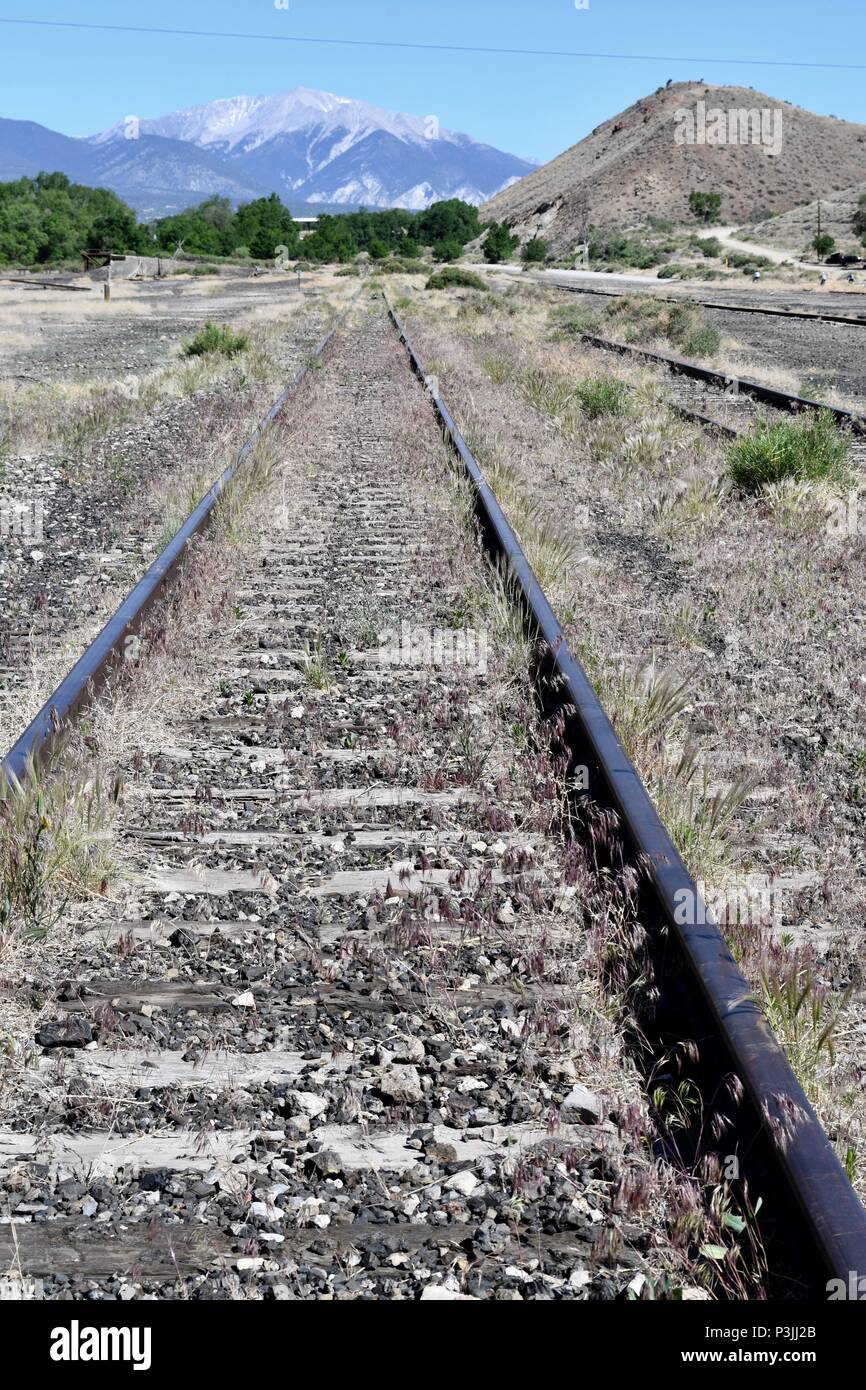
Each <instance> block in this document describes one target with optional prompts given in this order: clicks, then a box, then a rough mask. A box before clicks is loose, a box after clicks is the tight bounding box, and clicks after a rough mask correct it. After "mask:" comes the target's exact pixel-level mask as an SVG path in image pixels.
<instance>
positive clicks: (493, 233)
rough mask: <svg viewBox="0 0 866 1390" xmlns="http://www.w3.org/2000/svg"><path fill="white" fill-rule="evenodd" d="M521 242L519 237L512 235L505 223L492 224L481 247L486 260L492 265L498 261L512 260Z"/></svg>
mask: <svg viewBox="0 0 866 1390" xmlns="http://www.w3.org/2000/svg"><path fill="white" fill-rule="evenodd" d="M519 240H520V238H519V237H516V236H512V235H511V233H510V232H509V230H508V228H507V227H506V225H505V223H504V222H491V223H490V226H489V228H488V231H487V236H486V237H485V238H484V244H483V245H482V247H481V249H482V251H483V252H484V259H485V260H486V261H488V262H489V263H490V264H491V265H494V264H495V263H496V262H497V261H507V260H510V259H511V253H512V251H513V250H514V248H515V246H516V245H517V243H518V241H519Z"/></svg>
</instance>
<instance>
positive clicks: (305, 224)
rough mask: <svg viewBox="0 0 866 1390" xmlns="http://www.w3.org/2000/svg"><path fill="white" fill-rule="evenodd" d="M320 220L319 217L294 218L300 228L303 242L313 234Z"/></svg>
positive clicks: (299, 231) (299, 234)
mask: <svg viewBox="0 0 866 1390" xmlns="http://www.w3.org/2000/svg"><path fill="white" fill-rule="evenodd" d="M318 220H319V219H318V217H293V218H292V221H293V222H294V223H295V225H296V226H297V228H298V236H299V237H300V239H301V241H303V239H304V237H305V236H309V235H310V233H311V232H314V231H315V230H316V223H317V222H318Z"/></svg>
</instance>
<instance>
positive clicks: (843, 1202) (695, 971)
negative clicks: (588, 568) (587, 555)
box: [386, 298, 866, 1297]
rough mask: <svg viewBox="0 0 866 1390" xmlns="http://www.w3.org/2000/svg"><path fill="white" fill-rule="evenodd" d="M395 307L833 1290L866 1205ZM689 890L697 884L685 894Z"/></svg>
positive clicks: (860, 1271)
mask: <svg viewBox="0 0 866 1390" xmlns="http://www.w3.org/2000/svg"><path fill="white" fill-rule="evenodd" d="M386 303H388V301H387V298H386ZM388 312H389V314H390V317H391V320H392V322H393V324H394V327H395V328H396V330H397V333H398V334H399V337H400V341H401V342H402V343H403V345H404V346H405V348H406V351H407V353H408V356H409V360H410V362H411V365H412V368H413V370H414V371H415V373H416V374H417V376H418V377H420V379H421V380H422V381H423V382H424V383H425V385H426V386H427V388H428V390H429V392H430V395H431V398H432V402H433V408H434V410H435V412H436V415H437V417H438V420H439V423H440V425H441V427H442V430H443V433H444V435H445V438H446V440H447V442H448V443H449V444H450V446H451V448H452V449H453V450H454V452H455V453H456V455H457V456H458V458H459V460H460V463H461V465H462V467H463V470H464V472H465V474H466V476H467V477H468V478H469V480H470V482H471V484H472V487H473V489H474V492H475V497H476V500H477V506H478V511H479V514H480V518H481V520H482V524H483V527H484V529H485V532H486V534H487V536H488V538H489V541H490V544H491V548H492V549H493V550H494V552H495V553H496V554H497V555H498V557H500V558H502V559H504V560H505V561H506V562H507V565H508V567H509V569H510V571H511V574H512V576H513V578H514V581H515V583H516V584H517V586H518V589H519V592H520V595H521V597H522V600H523V603H524V605H525V608H526V611H527V614H528V616H529V618H530V620H531V622H532V624H533V626H534V628H535V630H536V631H537V633H538V636H539V637H540V638H541V640H542V641H543V643H544V644H545V645H546V648H547V650H548V651H549V653H550V660H551V663H552V668H553V674H554V676H555V677H556V678H557V680H558V681H559V683H560V685H561V687H562V690H563V694H564V698H565V700H566V701H567V703H568V704H570V705H571V706H572V707H573V710H574V721H573V727H572V730H571V737H572V738H576V743H577V746H579V747H581V748H583V749H589V750H590V753H591V759H592V765H593V770H594V771H596V772H597V773H598V775H599V776H600V778H601V781H602V784H603V787H604V791H605V792H606V796H607V800H608V802H609V804H610V805H611V806H612V807H613V808H614V809H615V811H616V813H617V815H618V817H619V821H620V825H621V827H622V829H623V830H624V833H625V837H626V840H627V842H630V846H631V848H632V849H633V851H634V852H635V853H636V854H637V855H638V856H639V857H640V859H641V860H642V862H643V863H644V864H645V865H646V866H647V874H648V880H649V886H650V888H651V891H652V893H653V895H654V898H655V902H656V906H657V909H658V919H659V920H660V921H661V922H662V924H663V927H664V929H665V930H666V932H667V935H668V940H669V941H670V942H672V943H675V945H676V947H677V948H678V951H679V953H680V955H681V958H682V961H683V963H684V964H685V966H686V969H687V973H688V977H689V979H690V982H691V985H692V987H693V988H694V989H695V990H697V991H698V995H699V998H700V1000H701V1002H702V1004H703V1008H704V1012H705V1014H706V1016H707V1017H708V1018H709V1019H710V1021H711V1024H712V1027H713V1028H714V1030H715V1034H716V1036H717V1037H718V1038H719V1039H720V1040H721V1042H722V1044H723V1047H724V1051H725V1053H726V1054H727V1060H728V1061H729V1063H730V1068H731V1070H733V1072H734V1074H735V1075H736V1076H737V1077H739V1079H740V1081H741V1083H742V1086H743V1091H744V1095H745V1098H746V1100H747V1102H748V1103H749V1105H750V1107H751V1110H752V1117H753V1121H754V1125H755V1129H756V1132H757V1133H758V1134H759V1135H760V1136H761V1138H762V1139H763V1140H764V1141H765V1144H764V1148H765V1150H766V1152H767V1153H768V1154H769V1158H770V1163H771V1166H772V1169H773V1170H774V1173H773V1176H775V1177H776V1178H777V1179H781V1181H782V1182H783V1183H784V1185H785V1190H786V1191H787V1192H788V1193H789V1194H790V1197H791V1198H792V1199H793V1200H792V1202H791V1203H790V1206H791V1209H792V1211H794V1212H795V1213H796V1215H797V1216H798V1217H799V1222H800V1226H801V1229H800V1231H799V1232H798V1233H797V1237H798V1238H797V1239H796V1241H794V1242H793V1243H794V1245H795V1246H796V1248H797V1250H798V1257H799V1258H802V1260H803V1265H802V1278H803V1279H804V1281H805V1283H806V1285H807V1287H808V1290H809V1292H810V1294H811V1295H812V1296H820V1295H821V1294H822V1293H823V1295H824V1297H826V1292H827V1281H828V1280H829V1279H842V1280H844V1281H845V1288H846V1289H847V1288H848V1287H849V1280H850V1278H851V1275H852V1273H853V1274H855V1275H856V1277H860V1276H861V1275H864V1274H866V1211H864V1209H863V1207H862V1206H861V1204H860V1202H859V1200H858V1198H857V1195H856V1193H855V1192H854V1189H853V1187H852V1186H851V1183H850V1182H849V1181H848V1178H847V1176H846V1174H845V1172H844V1170H843V1168H842V1166H841V1164H840V1162H839V1160H838V1158H837V1157H836V1154H835V1152H834V1150H833V1147H832V1145H831V1143H830V1141H829V1139H828V1137H827V1135H826V1134H825V1133H824V1130H823V1129H822V1127H821V1125H820V1123H819V1121H818V1119H817V1116H816V1115H815V1113H814V1110H813V1109H812V1106H811V1104H810V1103H809V1100H808V1099H807V1097H806V1095H805V1093H804V1091H803V1089H802V1087H801V1085H800V1083H799V1081H798V1080H797V1078H796V1076H795V1075H794V1073H793V1071H792V1069H791V1066H790V1064H789V1063H788V1060H787V1058H786V1056H785V1054H784V1052H783V1051H782V1048H781V1047H780V1045H779V1043H778V1042H777V1040H776V1038H775V1036H774V1034H773V1032H772V1030H771V1028H770V1026H769V1023H768V1022H767V1019H766V1017H765V1015H764V1014H763V1012H762V1011H761V1009H760V1007H759V1005H758V1003H757V1001H756V999H755V995H754V991H753V989H752V987H751V986H750V985H749V983H748V981H747V980H746V979H745V977H744V976H743V975H742V974H741V972H740V970H739V968H738V966H737V964H736V961H735V960H734V957H733V955H732V953H731V951H730V949H729V948H728V946H727V944H726V943H725V941H724V939H723V937H722V935H721V932H720V931H719V929H718V926H717V925H716V924H715V923H714V922H713V920H712V918H711V916H710V914H709V913H708V911H707V909H706V907H705V906H704V904H703V901H702V898H701V895H700V893H699V891H698V887H697V884H696V883H695V881H694V879H693V878H692V876H691V874H690V873H689V871H688V869H687V868H686V866H685V864H684V863H683V861H682V859H681V857H680V855H679V853H678V851H677V849H676V847H675V846H674V843H673V841H672V840H671V837H670V835H669V834H668V831H667V829H666V828H665V826H664V825H663V824H662V821H661V819H660V817H659V815H658V812H657V811H656V808H655V806H654V805H653V802H652V800H651V798H650V796H649V794H648V792H647V790H646V788H645V787H644V785H643V783H642V781H641V779H640V776H639V774H638V772H637V769H636V768H635V766H634V764H633V763H632V762H631V760H630V759H629V757H628V755H627V754H626V752H625V750H624V748H623V746H622V744H621V743H620V741H619V738H618V737H617V735H616V733H615V731H614V728H613V726H612V724H611V722H610V720H609V719H608V717H607V715H606V713H605V711H604V709H603V707H602V705H601V702H600V701H599V699H598V696H597V695H596V693H595V690H594V688H593V686H592V684H591V683H590V681H589V678H588V677H587V675H586V672H585V671H584V669H583V667H582V666H581V665H580V663H579V662H578V661H577V660H576V659H575V657H574V656H573V655H572V653H571V651H570V649H569V646H568V642H567V640H566V637H565V634H564V632H563V630H562V627H561V626H560V623H559V621H558V620H557V618H556V616H555V614H554V612H553V609H552V608H551V606H550V603H549V602H548V600H547V598H546V596H545V594H544V591H543V589H542V587H541V585H540V583H539V581H538V578H537V577H536V575H535V573H534V571H533V569H532V567H531V566H530V564H529V562H528V560H527V558H526V556H525V555H524V553H523V550H522V549H521V546H520V543H519V541H518V539H517V537H516V535H515V533H514V531H513V530H512V527H511V525H510V524H509V522H508V520H507V518H506V516H505V514H504V512H503V511H502V508H501V507H500V505H499V503H498V501H497V499H496V497H495V495H494V493H493V491H492V489H491V488H490V486H489V484H488V483H487V482H486V480H485V478H484V476H483V473H482V471H481V469H480V467H479V465H478V463H477V462H476V460H475V458H474V457H473V455H472V453H471V452H470V450H469V448H468V446H467V444H466V441H465V440H464V438H463V436H462V434H461V432H460V430H459V428H458V426H457V424H456V422H455V420H454V417H453V416H452V414H451V412H450V410H449V409H448V406H447V405H446V404H445V402H444V400H443V399H442V397H441V395H440V394H439V392H438V390H437V389H435V386H434V383H433V382H432V380H431V378H430V377H428V375H427V373H426V371H425V369H424V365H423V363H422V361H421V359H420V357H419V356H418V354H417V352H416V351H415V349H414V347H413V346H412V344H411V342H410V340H409V338H408V336H407V334H406V331H405V329H404V327H403V325H402V323H401V322H400V319H399V317H398V316H397V314H396V313H395V311H394V309H393V308H392V307H391V305H390V303H388ZM596 799H597V800H598V799H599V798H596ZM683 893H685V894H687V895H689V896H687V897H686V898H683V896H682V894H683ZM684 901H685V902H688V903H691V904H694V905H695V911H694V913H692V914H690V915H693V916H694V920H695V921H696V922H698V923H702V925H688V924H683V923H682V922H681V921H680V920H679V918H680V916H681V915H682V914H681V912H680V911H678V907H680V905H681V904H682V903H683V902H684ZM777 1192H778V1189H777V1188H776V1187H773V1188H772V1190H771V1191H769V1192H768V1194H767V1197H765V1203H764V1206H765V1210H766V1209H767V1208H768V1207H772V1206H773V1205H774V1199H775V1198H776V1196H777ZM855 1287H856V1285H855Z"/></svg>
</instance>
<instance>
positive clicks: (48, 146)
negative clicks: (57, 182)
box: [0, 87, 535, 218]
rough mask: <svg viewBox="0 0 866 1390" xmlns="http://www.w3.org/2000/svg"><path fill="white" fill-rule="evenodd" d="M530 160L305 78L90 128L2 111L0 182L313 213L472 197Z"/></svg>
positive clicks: (161, 201)
mask: <svg viewBox="0 0 866 1390" xmlns="http://www.w3.org/2000/svg"><path fill="white" fill-rule="evenodd" d="M534 168H535V165H534V164H532V163H531V162H530V161H528V160H525V159H520V158H518V157H517V156H516V155H512V154H507V153H505V152H504V151H502V150H497V149H494V148H493V147H492V146H490V145H484V144H480V143H479V142H478V141H476V140H473V139H472V138H471V137H470V136H468V135H463V134H460V133H457V132H454V131H450V130H445V129H444V128H443V127H441V126H440V125H439V123H438V120H437V119H436V118H435V117H433V116H429V117H418V116H409V115H405V114H404V113H402V112H396V111H387V110H384V109H382V108H380V107H376V106H370V105H368V104H366V103H365V102H360V101H354V100H352V99H351V98H349V97H341V96H335V95H334V94H333V93H331V92H320V91H313V90H312V89H310V88H307V87H296V88H294V89H292V90H291V91H288V92H281V93H278V94H277V95H275V96H260V97H247V96H240V97H228V98H225V99H222V100H219V101H212V102H208V103H207V104H205V105H203V106H193V107H189V108H187V109H185V110H180V111H173V112H171V113H170V114H168V115H166V116H160V117H156V118H154V119H139V118H138V117H136V116H127V117H125V118H124V119H123V120H121V121H119V122H118V123H117V124H116V125H114V126H112V127H110V128H109V129H108V130H105V131H103V132H101V133H100V134H97V135H93V136H90V137H88V138H86V139H77V138H74V137H72V136H68V135H61V134H59V133H58V132H57V131H53V130H49V129H48V128H47V127H45V126H41V125H38V124H37V123H36V122H33V121H16V120H3V119H0V181H6V180H9V179H16V178H21V177H22V176H24V175H28V176H31V177H32V176H33V175H35V174H37V173H39V172H40V171H41V170H46V171H48V172H54V171H60V172H61V173H65V174H68V175H69V177H70V178H72V179H74V180H76V181H77V182H80V183H87V184H91V185H96V186H101V187H106V188H110V189H113V190H114V192H116V193H117V194H118V195H119V196H120V197H121V198H123V199H124V200H125V201H126V202H128V203H129V204H130V205H131V206H132V207H134V208H135V210H136V212H137V213H138V214H139V216H141V217H144V218H150V217H158V216H164V215H166V214H168V213H171V212H177V211H180V210H181V209H182V208H185V207H188V206H189V205H190V203H194V202H198V201H201V200H202V199H204V198H207V197H210V196H212V195H214V194H218V195H220V196H225V197H229V198H231V199H232V200H233V201H234V202H244V201H248V200H249V199H251V198H258V197H261V196H263V195H266V194H268V193H278V194H279V196H280V197H281V198H282V199H283V201H284V202H286V203H288V204H289V206H290V207H291V208H292V211H293V212H295V213H299V212H300V213H303V212H305V211H306V212H310V213H313V214H315V213H316V212H323V211H348V210H351V209H352V208H356V207H361V206H363V207H368V208H382V207H403V208H413V209H420V208H425V207H428V206H429V205H430V203H434V202H438V201H440V200H442V199H444V198H462V199H464V200H465V201H466V202H469V203H476V204H478V203H483V202H484V201H485V199H487V198H490V197H492V196H493V195H494V194H495V193H497V192H499V191H500V190H501V189H503V188H507V187H508V186H509V184H511V183H514V182H515V181H516V180H517V179H520V178H522V177H523V175H524V174H528V173H530V172H531V171H532V170H533V169H534Z"/></svg>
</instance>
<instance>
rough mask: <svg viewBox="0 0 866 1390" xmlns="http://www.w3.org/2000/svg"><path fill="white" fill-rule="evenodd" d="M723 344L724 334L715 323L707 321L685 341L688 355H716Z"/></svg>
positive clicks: (685, 349) (684, 349) (685, 351)
mask: <svg viewBox="0 0 866 1390" xmlns="http://www.w3.org/2000/svg"><path fill="white" fill-rule="evenodd" d="M721 344H722V335H721V333H720V332H719V330H718V328H716V327H715V325H714V324H711V323H705V324H703V326H702V327H700V328H698V329H696V331H695V332H694V333H692V334H691V336H690V337H688V338H687V339H686V341H685V344H684V346H683V352H684V353H685V355H686V357H715V355H716V353H717V352H718V350H719V348H720V347H721Z"/></svg>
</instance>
